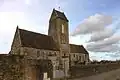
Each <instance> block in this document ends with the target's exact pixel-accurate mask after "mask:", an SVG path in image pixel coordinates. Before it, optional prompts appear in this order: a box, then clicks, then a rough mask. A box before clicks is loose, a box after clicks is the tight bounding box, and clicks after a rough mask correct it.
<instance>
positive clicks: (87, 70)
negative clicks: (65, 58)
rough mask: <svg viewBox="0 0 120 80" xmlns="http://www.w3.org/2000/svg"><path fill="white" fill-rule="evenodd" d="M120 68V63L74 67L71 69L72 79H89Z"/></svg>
mask: <svg viewBox="0 0 120 80" xmlns="http://www.w3.org/2000/svg"><path fill="white" fill-rule="evenodd" d="M118 68H120V64H119V63H113V64H98V65H95V64H93V65H84V66H73V67H71V68H70V75H71V78H81V77H88V76H92V75H96V74H100V73H103V72H108V71H111V70H115V69H118Z"/></svg>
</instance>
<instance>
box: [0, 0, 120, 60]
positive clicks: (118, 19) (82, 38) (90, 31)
mask: <svg viewBox="0 0 120 80" xmlns="http://www.w3.org/2000/svg"><path fill="white" fill-rule="evenodd" d="M119 4H120V0H51V1H48V0H0V53H8V52H9V51H10V47H11V43H12V39H13V36H14V33H15V29H16V26H17V25H18V26H19V27H20V28H23V29H27V30H31V31H35V32H39V33H44V34H47V30H48V21H49V18H50V15H51V12H52V9H53V8H56V9H57V10H58V7H59V6H60V11H63V12H64V13H65V14H66V16H67V18H68V19H69V31H70V34H72V36H70V43H73V44H78V45H81V44H82V45H84V46H85V47H86V49H87V50H88V51H89V53H90V58H91V59H97V60H101V59H108V60H116V59H120V53H119V49H120V47H119V40H120V36H119V35H120V33H119V31H120V30H119V23H120V14H119V12H120V10H119V8H120V6H119Z"/></svg>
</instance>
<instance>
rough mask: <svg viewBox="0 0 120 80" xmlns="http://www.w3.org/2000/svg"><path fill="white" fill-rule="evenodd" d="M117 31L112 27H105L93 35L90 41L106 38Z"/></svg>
mask: <svg viewBox="0 0 120 80" xmlns="http://www.w3.org/2000/svg"><path fill="white" fill-rule="evenodd" d="M114 33H115V32H114V31H113V30H112V29H111V28H105V29H104V30H102V31H97V32H95V33H93V34H92V35H91V39H90V40H89V42H94V41H100V40H104V39H105V38H109V37H111V36H112V35H113V34H114Z"/></svg>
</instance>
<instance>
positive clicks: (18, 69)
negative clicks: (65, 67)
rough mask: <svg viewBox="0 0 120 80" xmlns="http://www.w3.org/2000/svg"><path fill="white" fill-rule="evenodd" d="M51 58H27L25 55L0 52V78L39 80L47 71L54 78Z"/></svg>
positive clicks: (5, 79)
mask: <svg viewBox="0 0 120 80" xmlns="http://www.w3.org/2000/svg"><path fill="white" fill-rule="evenodd" d="M52 71H53V70H52V63H51V61H50V60H40V59H39V60H36V59H27V58H26V57H25V56H20V55H19V56H18V55H9V54H0V80H39V79H40V78H43V73H44V72H47V73H48V77H50V78H52V76H53V75H52V73H53V72H52Z"/></svg>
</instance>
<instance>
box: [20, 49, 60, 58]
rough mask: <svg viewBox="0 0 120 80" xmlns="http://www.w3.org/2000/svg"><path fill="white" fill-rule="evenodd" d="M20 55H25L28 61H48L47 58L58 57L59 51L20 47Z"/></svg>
mask: <svg viewBox="0 0 120 80" xmlns="http://www.w3.org/2000/svg"><path fill="white" fill-rule="evenodd" d="M20 54H21V55H22V54H24V55H26V56H27V57H28V58H30V59H48V57H49V56H56V57H59V51H52V50H44V49H36V48H28V47H21V51H20Z"/></svg>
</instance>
